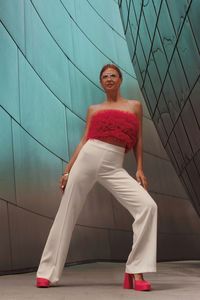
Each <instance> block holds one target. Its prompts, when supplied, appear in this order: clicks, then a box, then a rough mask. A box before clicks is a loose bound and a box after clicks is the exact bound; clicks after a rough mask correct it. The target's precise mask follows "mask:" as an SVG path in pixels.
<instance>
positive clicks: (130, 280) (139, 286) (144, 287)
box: [124, 273, 151, 291]
mask: <svg viewBox="0 0 200 300" xmlns="http://www.w3.org/2000/svg"><path fill="white" fill-rule="evenodd" d="M124 289H134V290H136V291H150V290H151V284H150V282H149V281H146V280H135V278H134V275H133V274H129V273H125V274H124Z"/></svg>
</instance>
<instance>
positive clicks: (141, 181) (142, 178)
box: [136, 170, 148, 190]
mask: <svg viewBox="0 0 200 300" xmlns="http://www.w3.org/2000/svg"><path fill="white" fill-rule="evenodd" d="M136 180H137V182H139V184H141V185H142V186H143V188H144V189H145V190H147V186H148V183H147V178H146V177H145V176H144V173H143V171H142V170H137V172H136Z"/></svg>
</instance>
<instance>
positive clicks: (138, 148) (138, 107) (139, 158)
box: [134, 101, 148, 189]
mask: <svg viewBox="0 0 200 300" xmlns="http://www.w3.org/2000/svg"><path fill="white" fill-rule="evenodd" d="M135 113H136V115H137V116H138V119H139V129H138V137H137V143H136V145H135V148H134V154H135V158H136V162H137V171H136V180H137V181H138V182H139V183H140V184H141V185H142V186H143V187H144V188H145V189H147V185H148V183H147V179H146V177H145V175H144V172H143V140H142V119H143V109H142V104H141V103H140V102H139V101H137V102H136V103H135Z"/></svg>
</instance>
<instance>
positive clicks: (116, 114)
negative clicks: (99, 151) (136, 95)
mask: <svg viewBox="0 0 200 300" xmlns="http://www.w3.org/2000/svg"><path fill="white" fill-rule="evenodd" d="M138 128H139V119H138V117H137V116H136V114H134V113H132V112H129V111H125V110H119V109H107V110H98V111H96V112H95V113H94V114H93V116H92V118H91V121H90V127H89V129H88V134H87V137H86V139H87V140H88V139H99V140H102V141H106V140H107V141H108V140H109V139H113V140H117V141H119V142H122V143H124V144H125V152H128V151H129V150H130V149H131V148H134V146H135V144H136V141H137V134H138Z"/></svg>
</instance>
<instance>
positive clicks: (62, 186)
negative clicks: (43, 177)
mask: <svg viewBox="0 0 200 300" xmlns="http://www.w3.org/2000/svg"><path fill="white" fill-rule="evenodd" d="M68 176H69V173H64V174H63V175H62V176H61V177H60V189H61V190H62V193H64V190H65V187H66V184H67V181H68Z"/></svg>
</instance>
